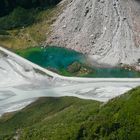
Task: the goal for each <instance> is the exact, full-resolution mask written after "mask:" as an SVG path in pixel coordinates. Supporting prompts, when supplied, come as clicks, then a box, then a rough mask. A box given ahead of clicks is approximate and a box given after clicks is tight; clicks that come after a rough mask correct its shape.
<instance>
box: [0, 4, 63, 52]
mask: <svg viewBox="0 0 140 140" xmlns="http://www.w3.org/2000/svg"><path fill="white" fill-rule="evenodd" d="M65 5H66V3H63V4H62V5H57V6H55V7H49V8H47V9H46V10H42V11H40V12H35V11H36V10H33V9H32V10H30V11H28V13H31V15H32V16H34V18H35V19H34V23H33V24H31V25H29V26H27V27H24V28H22V27H20V28H14V29H12V30H7V31H6V32H7V33H8V34H9V35H0V45H2V46H4V47H6V48H10V49H15V50H16V49H23V48H27V47H33V46H38V45H40V44H41V43H43V42H44V41H45V40H46V37H47V36H48V35H49V33H50V30H51V28H50V27H51V25H52V23H53V22H54V21H55V19H56V17H57V16H58V15H59V13H60V12H61V11H62V10H63V8H64V7H65ZM17 14H18V13H17ZM23 16H24V15H23ZM0 20H1V19H0ZM4 20H9V16H7V19H6V17H5V19H4ZM16 20H17V19H16ZM1 32H3V31H0V33H1ZM4 34H5V33H4Z"/></svg>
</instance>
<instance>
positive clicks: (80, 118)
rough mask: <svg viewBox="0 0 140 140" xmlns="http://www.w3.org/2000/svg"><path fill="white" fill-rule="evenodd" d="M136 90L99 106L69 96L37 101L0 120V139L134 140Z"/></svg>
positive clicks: (139, 101) (138, 117)
mask: <svg viewBox="0 0 140 140" xmlns="http://www.w3.org/2000/svg"><path fill="white" fill-rule="evenodd" d="M139 108H140V87H138V88H135V89H133V90H131V91H129V92H128V93H126V94H124V95H122V96H120V97H118V98H116V99H113V100H111V101H109V102H108V103H107V104H103V103H100V102H96V101H91V100H82V99H78V98H73V97H61V98H40V99H39V100H38V101H36V102H34V103H33V104H31V105H29V106H28V107H26V108H25V109H23V110H21V111H18V112H15V113H13V114H7V115H5V116H3V117H2V118H1V120H0V139H1V140H8V139H12V138H13V137H15V136H16V137H19V139H20V140H38V139H41V140H46V139H47V140H60V139H61V140H93V139H96V140H98V139H101V140H117V139H118V140H138V139H139V138H140V133H139V132H140V111H139Z"/></svg>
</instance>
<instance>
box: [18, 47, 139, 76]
mask: <svg viewBox="0 0 140 140" xmlns="http://www.w3.org/2000/svg"><path fill="white" fill-rule="evenodd" d="M16 53H17V54H19V55H20V56H22V57H24V58H26V59H28V60H29V61H31V62H33V63H36V64H38V65H40V66H41V67H44V68H49V69H55V70H57V71H61V70H66V69H67V67H68V66H69V65H70V64H72V63H73V62H75V61H76V62H80V63H83V64H84V63H86V57H85V56H84V55H83V54H81V53H79V52H76V51H73V50H69V49H65V48H60V47H52V46H51V47H46V48H43V47H34V48H28V49H24V50H18V51H16ZM92 68H93V70H94V72H93V73H91V74H88V75H86V76H85V77H96V78H98V77H99V78H113V77H114V78H138V77H140V72H136V71H133V70H131V71H129V70H126V69H123V68H97V67H92Z"/></svg>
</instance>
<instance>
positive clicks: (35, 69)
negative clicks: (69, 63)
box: [0, 47, 140, 115]
mask: <svg viewBox="0 0 140 140" xmlns="http://www.w3.org/2000/svg"><path fill="white" fill-rule="evenodd" d="M139 83H140V79H138V78H136V79H133V78H130V79H129V78H126V79H125V78H124V79H119V78H118V79H115V78H110V79H105V78H76V77H64V76H60V75H58V74H56V73H53V72H51V71H49V70H47V69H44V68H41V67H40V66H38V65H36V64H33V63H32V62H29V61H28V60H26V59H24V58H22V57H20V56H18V55H16V54H14V53H12V52H10V51H8V50H6V49H4V48H2V47H0V115H2V114H3V113H5V112H11V111H15V110H19V109H21V108H23V107H25V106H26V105H28V104H29V103H31V102H33V101H34V100H36V99H37V98H39V97H49V96H50V97H60V96H75V97H78V98H83V99H93V100H98V101H102V102H106V101H108V100H109V99H111V98H114V97H116V96H119V95H121V94H123V93H124V92H126V91H128V90H130V89H132V88H134V87H136V86H138V85H139Z"/></svg>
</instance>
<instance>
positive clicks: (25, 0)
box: [0, 0, 60, 16]
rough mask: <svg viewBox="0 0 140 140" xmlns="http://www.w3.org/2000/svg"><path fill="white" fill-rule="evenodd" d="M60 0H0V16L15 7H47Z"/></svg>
mask: <svg viewBox="0 0 140 140" xmlns="http://www.w3.org/2000/svg"><path fill="white" fill-rule="evenodd" d="M58 2H60V0H1V2H0V16H3V15H5V14H8V13H9V12H11V11H12V10H13V9H14V8H16V7H19V6H20V7H23V8H25V9H31V8H36V7H48V6H52V5H56V4H57V3H58Z"/></svg>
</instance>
